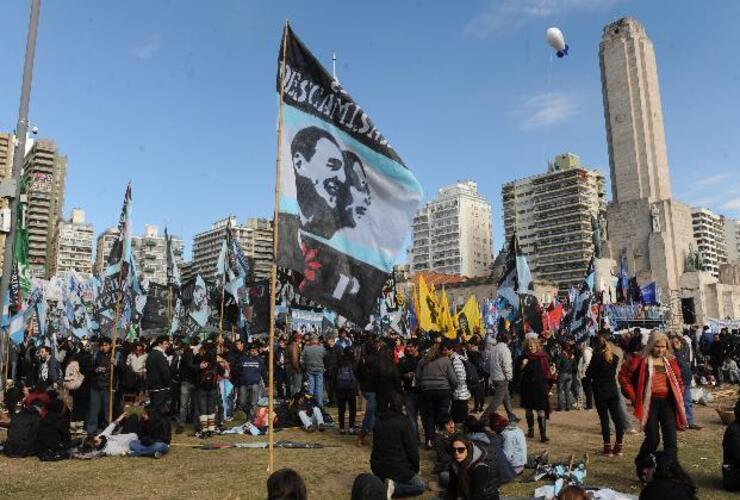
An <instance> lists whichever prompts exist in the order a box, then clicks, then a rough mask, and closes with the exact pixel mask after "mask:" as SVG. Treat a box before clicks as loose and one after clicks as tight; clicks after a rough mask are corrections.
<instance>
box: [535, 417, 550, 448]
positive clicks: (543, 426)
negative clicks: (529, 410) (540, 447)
mask: <svg viewBox="0 0 740 500" xmlns="http://www.w3.org/2000/svg"><path fill="white" fill-rule="evenodd" d="M537 426H538V427H539V428H540V441H541V442H543V443H547V442H548V441H550V440H549V439H548V438H547V423H546V421H545V417H537Z"/></svg>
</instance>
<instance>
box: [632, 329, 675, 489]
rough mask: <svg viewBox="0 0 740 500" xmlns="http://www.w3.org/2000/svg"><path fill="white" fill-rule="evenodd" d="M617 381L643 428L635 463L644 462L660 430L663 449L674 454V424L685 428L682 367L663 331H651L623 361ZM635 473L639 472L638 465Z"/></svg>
mask: <svg viewBox="0 0 740 500" xmlns="http://www.w3.org/2000/svg"><path fill="white" fill-rule="evenodd" d="M619 384H620V385H621V387H622V393H623V394H624V395H625V396H626V397H628V398H629V399H630V401H632V405H633V407H634V415H635V418H637V420H639V421H640V423H641V424H642V428H643V430H644V431H645V440H644V441H643V442H642V446H641V447H640V451H639V453H638V454H637V458H635V464H636V465H637V464H641V463H643V462H644V460H645V458H646V457H648V456H649V455H650V454H651V453H653V452H654V451H656V450H657V449H658V445H659V444H660V433H662V434H663V450H664V451H665V452H666V453H667V454H670V455H672V456H673V457H676V455H677V452H678V445H677V440H676V427H678V428H685V427H687V425H688V424H687V421H686V413H685V412H684V406H683V380H682V379H681V369H680V368H679V366H678V363H677V362H676V358H675V357H674V356H673V354H672V353H671V343H670V342H669V341H668V336H667V335H666V334H665V333H662V332H655V333H653V334H652V335H651V336H650V339H649V340H648V343H647V346H646V347H645V350H643V352H642V354H641V355H639V356H634V357H633V358H632V359H631V360H629V362H626V363H625V364H624V365H622V369H621V371H620V373H619ZM637 475H638V476H639V475H640V471H639V469H638V472H637Z"/></svg>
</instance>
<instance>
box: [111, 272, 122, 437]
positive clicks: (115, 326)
mask: <svg viewBox="0 0 740 500" xmlns="http://www.w3.org/2000/svg"><path fill="white" fill-rule="evenodd" d="M121 264H123V258H122V259H121ZM122 268H123V265H121V268H119V270H118V273H119V279H118V288H119V290H118V291H119V293H120V295H119V296H118V300H117V301H116V316H115V318H114V322H113V332H114V333H115V335H113V339H112V340H111V347H110V376H109V378H108V384H109V385H108V425H110V424H111V423H112V422H113V372H115V371H116V343H117V341H118V322H119V321H120V320H121V296H122V295H123V292H122V291H121V287H122V286H123V285H122V284H121V282H122V281H123V280H121V279H120V276H121V271H122V270H123V269H122Z"/></svg>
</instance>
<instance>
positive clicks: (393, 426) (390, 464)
mask: <svg viewBox="0 0 740 500" xmlns="http://www.w3.org/2000/svg"><path fill="white" fill-rule="evenodd" d="M370 468H371V469H372V471H373V474H375V475H376V476H378V477H379V478H380V479H382V480H383V481H384V482H385V488H386V495H387V498H391V496H392V495H393V493H394V492H395V494H396V495H397V496H415V495H421V494H422V493H423V492H424V490H425V489H426V484H425V483H424V480H423V479H422V478H421V475H419V446H418V444H417V439H416V436H415V435H414V429H413V427H412V426H411V421H410V420H409V418H408V417H407V416H406V415H404V414H403V397H402V396H401V395H400V394H398V393H397V392H393V393H392V394H391V395H390V399H389V404H388V407H386V408H385V409H384V410H383V411H381V412H380V413H379V414H378V419H377V421H376V422H375V428H374V430H373V451H372V453H371V455H370Z"/></svg>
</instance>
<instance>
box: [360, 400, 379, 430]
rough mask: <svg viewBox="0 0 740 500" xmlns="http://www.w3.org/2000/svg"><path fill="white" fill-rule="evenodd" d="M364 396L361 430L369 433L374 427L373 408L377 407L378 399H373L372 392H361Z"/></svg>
mask: <svg viewBox="0 0 740 500" xmlns="http://www.w3.org/2000/svg"><path fill="white" fill-rule="evenodd" d="M362 397H363V398H365V418H363V419H362V432H364V433H365V434H369V433H370V432H372V430H373V427H375V410H376V409H377V407H378V401H377V400H376V399H375V393H374V392H365V391H363V392H362Z"/></svg>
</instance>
